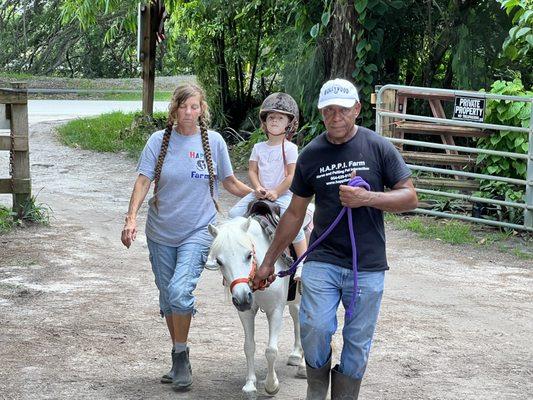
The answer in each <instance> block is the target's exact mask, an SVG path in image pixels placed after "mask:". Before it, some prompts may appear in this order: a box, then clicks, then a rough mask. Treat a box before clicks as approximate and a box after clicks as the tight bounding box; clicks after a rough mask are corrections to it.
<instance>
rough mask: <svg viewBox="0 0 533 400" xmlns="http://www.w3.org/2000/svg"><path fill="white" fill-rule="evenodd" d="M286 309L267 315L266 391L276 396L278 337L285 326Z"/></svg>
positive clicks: (279, 309)
mask: <svg viewBox="0 0 533 400" xmlns="http://www.w3.org/2000/svg"><path fill="white" fill-rule="evenodd" d="M284 308H285V307H284V306H283V307H278V308H275V309H274V310H273V311H272V312H270V313H267V318H268V347H267V349H266V350H265V356H266V359H267V364H268V371H267V376H266V379H265V391H266V392H267V393H268V394H270V395H274V394H276V393H277V392H278V391H279V381H278V377H277V375H276V371H275V370H274V364H275V362H276V357H277V356H278V337H279V332H280V331H281V326H282V324H283V309H284Z"/></svg>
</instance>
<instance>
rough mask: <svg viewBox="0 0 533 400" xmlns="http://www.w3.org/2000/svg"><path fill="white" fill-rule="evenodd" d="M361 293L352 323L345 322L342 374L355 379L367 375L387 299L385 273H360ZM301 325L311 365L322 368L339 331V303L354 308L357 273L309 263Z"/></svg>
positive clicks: (356, 301) (320, 263)
mask: <svg viewBox="0 0 533 400" xmlns="http://www.w3.org/2000/svg"><path fill="white" fill-rule="evenodd" d="M357 276H358V283H357V286H358V290H357V297H356V299H355V309H354V314H353V316H352V319H350V320H345V322H344V328H343V330H342V336H343V339H344V343H343V347H342V354H341V360H340V372H342V373H343V374H345V375H349V376H351V377H353V378H355V379H361V378H362V377H363V375H364V373H365V369H366V364H367V362H368V354H369V353H370V345H371V343H372V336H373V335H374V330H375V328H376V322H377V319H378V314H379V307H380V304H381V297H382V295H383V284H384V278H385V272H384V271H379V272H366V271H362V272H361V271H360V272H359V273H358V275H357ZM302 287H303V294H302V302H301V306H300V325H301V337H302V346H303V350H304V354H305V360H306V361H307V364H308V365H309V366H310V367H312V368H320V367H322V366H324V365H325V364H326V362H327V361H328V359H329V357H330V354H331V337H332V336H333V334H334V333H335V331H336V330H337V308H338V306H339V302H340V301H341V300H342V304H343V306H344V308H345V309H347V308H348V306H349V305H350V300H351V298H352V293H353V290H354V282H353V272H352V271H351V270H349V269H346V268H342V267H339V266H336V265H333V264H328V263H323V262H317V261H308V262H306V263H305V266H304V268H303V272H302Z"/></svg>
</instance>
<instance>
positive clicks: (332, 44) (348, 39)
mask: <svg viewBox="0 0 533 400" xmlns="http://www.w3.org/2000/svg"><path fill="white" fill-rule="evenodd" d="M330 24H331V34H330V36H329V38H328V40H327V41H326V43H325V44H326V47H327V49H326V63H328V61H329V60H331V64H330V65H329V66H327V69H329V74H328V76H329V78H330V79H335V78H345V79H349V80H352V79H353V78H352V73H353V71H354V70H355V45H356V43H354V41H353V40H352V35H353V34H354V33H355V32H356V31H357V29H358V24H357V19H356V15H355V8H354V0H337V1H336V2H335V4H334V5H333V15H332V16H331V20H330ZM329 54H331V57H328V55H329ZM328 67H329V68H328Z"/></svg>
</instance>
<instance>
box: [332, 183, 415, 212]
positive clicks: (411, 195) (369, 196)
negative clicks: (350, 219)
mask: <svg viewBox="0 0 533 400" xmlns="http://www.w3.org/2000/svg"><path fill="white" fill-rule="evenodd" d="M339 197H340V200H341V204H342V205H343V206H345V207H350V208H357V207H374V208H377V209H379V210H383V211H389V212H405V211H410V210H412V209H414V208H416V207H417V205H418V198H417V196H416V191H415V187H414V186H413V181H412V180H411V178H407V179H404V180H403V181H400V182H398V183H397V184H396V185H394V187H393V188H392V190H390V191H389V192H369V191H367V190H366V189H363V188H360V187H351V186H348V185H340V186H339Z"/></svg>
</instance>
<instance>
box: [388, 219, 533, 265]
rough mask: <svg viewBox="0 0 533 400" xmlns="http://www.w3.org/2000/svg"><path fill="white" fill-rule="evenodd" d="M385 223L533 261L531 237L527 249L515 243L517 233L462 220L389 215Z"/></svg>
mask: <svg viewBox="0 0 533 400" xmlns="http://www.w3.org/2000/svg"><path fill="white" fill-rule="evenodd" d="M385 221H386V222H388V223H391V224H392V225H394V226H395V227H396V228H398V229H405V230H408V231H411V232H415V233H417V234H418V235H419V236H420V237H422V238H424V239H432V240H439V241H443V242H446V243H450V244H453V245H473V246H478V247H493V248H497V249H498V250H499V251H500V252H502V253H508V254H512V255H514V256H515V257H517V258H520V259H522V260H533V251H531V249H532V246H531V243H532V239H533V238H532V237H531V235H528V234H525V236H524V243H525V246H521V245H520V243H518V242H517V241H515V240H514V236H515V234H516V233H513V232H498V231H494V230H491V228H487V227H482V226H480V225H472V224H469V223H467V222H462V221H455V220H446V219H433V218H430V217H420V216H407V217H406V216H399V215H396V214H389V213H387V214H385ZM520 242H522V241H520ZM523 249H525V251H524V250H523Z"/></svg>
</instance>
